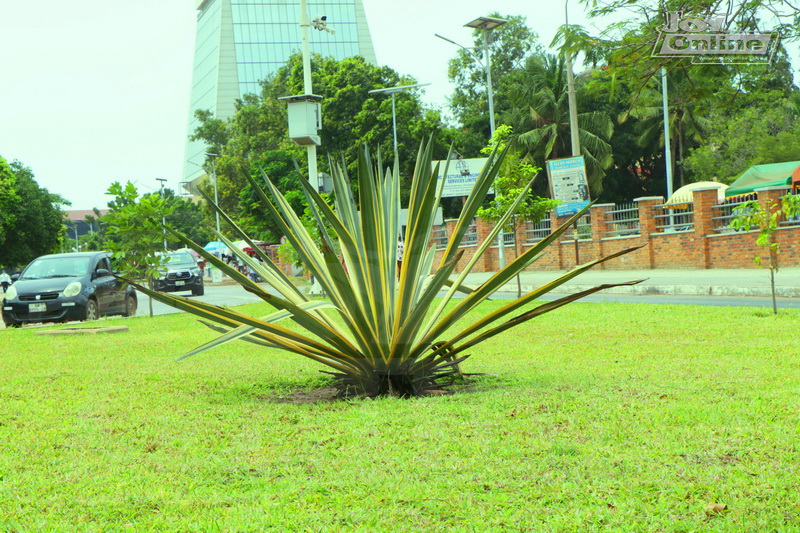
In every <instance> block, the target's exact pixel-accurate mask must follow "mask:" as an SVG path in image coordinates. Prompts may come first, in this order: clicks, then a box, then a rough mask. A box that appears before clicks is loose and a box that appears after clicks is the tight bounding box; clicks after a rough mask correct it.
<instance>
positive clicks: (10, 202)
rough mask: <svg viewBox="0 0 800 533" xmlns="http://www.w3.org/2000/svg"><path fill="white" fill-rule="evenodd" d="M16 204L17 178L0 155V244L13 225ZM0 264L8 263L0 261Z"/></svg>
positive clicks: (17, 199)
mask: <svg viewBox="0 0 800 533" xmlns="http://www.w3.org/2000/svg"><path fill="white" fill-rule="evenodd" d="M18 204H19V196H18V195H17V178H16V176H14V173H13V172H12V171H11V167H9V166H8V163H7V162H6V160H5V159H3V158H2V157H0V244H2V243H4V242H5V239H6V235H7V233H8V232H9V231H10V230H11V229H12V228H13V226H14V222H15V220H16V219H15V217H14V212H15V211H16V209H17V206H18ZM0 266H8V265H3V264H1V263H0Z"/></svg>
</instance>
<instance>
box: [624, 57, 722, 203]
mask: <svg viewBox="0 0 800 533" xmlns="http://www.w3.org/2000/svg"><path fill="white" fill-rule="evenodd" d="M660 80H661V78H660V77H658V79H656V77H653V78H652V79H651V82H650V83H648V85H646V86H645V87H644V88H643V89H642V91H641V92H640V93H639V95H638V98H636V99H635V100H634V101H633V103H632V104H631V108H630V110H629V111H628V112H627V113H624V114H623V115H622V116H621V117H620V121H621V122H622V121H624V120H626V119H627V117H628V116H634V117H636V118H638V119H639V122H638V123H637V128H638V130H639V137H638V139H637V142H638V144H639V145H640V146H642V147H648V146H649V147H651V148H652V151H653V152H657V151H659V150H660V149H662V148H663V146H664V108H663V100H662V92H661V91H662V89H661V81H660ZM667 84H668V85H667V88H668V97H667V106H668V107H667V114H668V118H669V136H670V152H671V153H672V154H675V157H673V158H672V160H673V161H672V165H673V168H672V171H673V172H672V175H673V176H674V175H675V172H674V171H675V167H677V170H678V177H679V183H678V187H681V186H683V185H685V184H686V181H685V174H684V167H683V159H684V157H685V156H686V155H687V153H688V151H689V148H690V147H692V146H697V144H699V143H700V142H701V141H702V140H703V137H704V135H703V132H704V130H705V129H706V128H707V127H708V125H709V123H710V121H709V120H708V119H707V118H705V117H704V116H703V114H704V113H705V111H704V109H703V108H704V107H709V106H708V100H709V98H710V97H711V96H712V95H713V93H714V91H715V90H718V89H715V88H714V86H712V85H709V84H708V83H703V77H701V76H697V75H695V76H693V77H691V78H690V77H689V76H688V73H687V72H686V70H684V69H681V68H678V69H673V70H668V71H667ZM713 85H715V86H716V87H719V85H717V84H713Z"/></svg>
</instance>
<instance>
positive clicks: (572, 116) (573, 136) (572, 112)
mask: <svg viewBox="0 0 800 533" xmlns="http://www.w3.org/2000/svg"><path fill="white" fill-rule="evenodd" d="M568 3H569V0H566V1H565V2H564V21H565V22H566V24H567V25H569V12H568V11H567V4H568ZM565 44H566V43H565ZM564 58H565V59H566V66H567V101H568V103H569V136H570V140H571V141H572V155H573V156H578V155H581V141H580V137H579V136H578V104H577V102H576V100H575V76H574V75H573V74H572V58H570V56H569V52H567V51H566V50H565V51H564Z"/></svg>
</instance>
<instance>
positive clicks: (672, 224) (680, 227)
mask: <svg viewBox="0 0 800 533" xmlns="http://www.w3.org/2000/svg"><path fill="white" fill-rule="evenodd" d="M653 218H655V220H656V231H657V232H660V233H679V232H684V231H694V204H688V207H685V208H682V209H675V208H671V207H669V206H665V205H657V206H655V216H654V217H653Z"/></svg>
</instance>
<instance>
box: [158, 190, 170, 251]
mask: <svg viewBox="0 0 800 533" xmlns="http://www.w3.org/2000/svg"><path fill="white" fill-rule="evenodd" d="M156 181H160V182H161V189H160V190H159V195H160V196H161V201H162V202H163V201H164V182H165V181H167V180H166V179H164V178H156ZM162 207H163V206H162ZM166 225H167V217H166V216H162V217H161V234H162V235H163V236H164V251H165V252H166V251H167V230H166V228H165V226H166Z"/></svg>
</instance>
